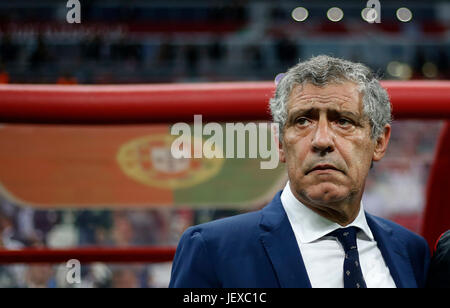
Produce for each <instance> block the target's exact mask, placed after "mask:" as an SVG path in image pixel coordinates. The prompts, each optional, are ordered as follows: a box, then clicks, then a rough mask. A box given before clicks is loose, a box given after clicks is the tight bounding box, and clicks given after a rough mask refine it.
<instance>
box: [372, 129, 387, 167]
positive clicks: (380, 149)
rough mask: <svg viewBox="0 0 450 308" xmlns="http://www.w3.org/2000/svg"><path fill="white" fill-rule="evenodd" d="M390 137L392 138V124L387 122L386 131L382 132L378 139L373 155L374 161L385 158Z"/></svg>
mask: <svg viewBox="0 0 450 308" xmlns="http://www.w3.org/2000/svg"><path fill="white" fill-rule="evenodd" d="M390 138H391V125H389V124H386V125H385V126H384V132H383V133H382V134H381V136H380V137H378V139H377V141H376V144H375V149H374V152H373V157H372V159H373V161H379V160H380V159H382V158H383V156H384V154H385V153H386V150H387V147H388V144H389V139H390Z"/></svg>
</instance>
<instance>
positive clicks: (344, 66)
mask: <svg viewBox="0 0 450 308" xmlns="http://www.w3.org/2000/svg"><path fill="white" fill-rule="evenodd" d="M345 81H351V82H354V83H356V84H357V85H358V90H359V91H360V93H363V113H364V115H365V116H367V117H368V118H369V120H370V125H371V128H372V132H371V137H372V139H374V140H376V139H378V137H380V136H381V134H382V133H383V132H384V127H385V125H386V124H388V123H391V122H392V115H391V103H390V101H389V96H388V94H387V92H386V90H385V89H384V88H383V87H382V86H381V85H380V82H379V81H378V79H377V78H376V76H375V75H374V74H373V72H372V71H371V70H370V69H369V68H368V67H367V66H365V65H363V64H361V63H354V62H350V61H346V60H343V59H339V58H333V57H330V56H325V55H321V56H317V57H313V58H310V59H309V60H307V61H304V62H299V63H298V64H297V65H295V66H293V67H292V68H290V69H289V70H288V71H287V72H286V74H285V75H284V76H283V77H282V79H281V80H280V82H279V83H278V85H277V88H276V91H275V94H274V96H273V97H272V98H271V99H270V102H269V107H270V112H271V114H272V118H273V121H274V122H275V123H278V124H279V127H280V140H282V136H283V130H284V127H285V124H286V120H287V104H288V100H289V97H290V94H291V91H292V89H293V88H294V87H295V86H296V85H304V84H308V83H310V84H313V85H315V86H326V85H328V84H336V83H342V82H345Z"/></svg>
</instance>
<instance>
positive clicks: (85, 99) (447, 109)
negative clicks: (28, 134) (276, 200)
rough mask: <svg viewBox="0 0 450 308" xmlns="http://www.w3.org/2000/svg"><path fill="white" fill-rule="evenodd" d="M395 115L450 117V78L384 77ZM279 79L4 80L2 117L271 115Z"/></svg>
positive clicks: (108, 119) (137, 119)
mask: <svg viewBox="0 0 450 308" xmlns="http://www.w3.org/2000/svg"><path fill="white" fill-rule="evenodd" d="M382 84H383V86H384V87H386V89H387V90H388V92H389V95H390V97H391V102H392V104H393V113H394V118H396V119H404V118H420V119H442V118H450V102H449V101H450V82H448V81H383V82H382ZM274 89H275V84H274V82H226V83H198V84H155V85H105V86H102V85H100V86H98V85H95V86H92V85H73V86H70V85H69V86H64V85H0V122H26V123H85V124H87V123H101V124H106V123H110V124H111V123H156V122H160V123H168V122H169V123H174V122H179V121H184V122H191V121H192V120H193V115H194V114H201V115H202V116H203V120H204V121H227V120H232V121H244V120H270V114H269V111H268V101H269V98H270V97H271V96H272V94H273V91H274Z"/></svg>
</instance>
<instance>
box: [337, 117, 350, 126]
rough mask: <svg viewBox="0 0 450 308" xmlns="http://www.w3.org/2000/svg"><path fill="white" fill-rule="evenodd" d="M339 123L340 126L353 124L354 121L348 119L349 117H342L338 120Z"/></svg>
mask: <svg viewBox="0 0 450 308" xmlns="http://www.w3.org/2000/svg"><path fill="white" fill-rule="evenodd" d="M337 123H338V124H339V125H340V126H350V125H353V122H352V121H350V120H347V119H344V118H341V119H339V120H337Z"/></svg>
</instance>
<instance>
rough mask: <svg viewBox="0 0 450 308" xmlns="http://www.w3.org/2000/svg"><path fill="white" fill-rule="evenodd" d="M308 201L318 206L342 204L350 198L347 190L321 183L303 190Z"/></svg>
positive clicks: (331, 184)
mask: <svg viewBox="0 0 450 308" xmlns="http://www.w3.org/2000/svg"><path fill="white" fill-rule="evenodd" d="M303 192H304V195H305V196H306V197H307V199H308V200H310V201H311V202H314V203H318V204H330V203H337V202H341V201H343V200H345V199H347V198H348V197H349V194H350V191H349V190H348V189H347V188H343V187H339V186H338V185H336V184H333V183H321V184H319V185H316V186H313V187H309V188H307V189H306V190H303Z"/></svg>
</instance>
